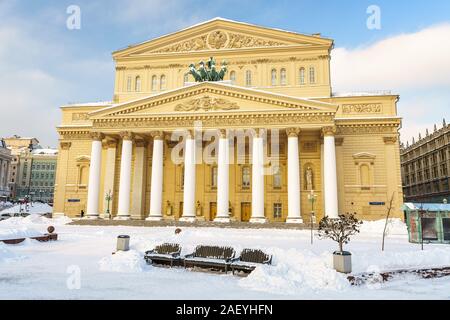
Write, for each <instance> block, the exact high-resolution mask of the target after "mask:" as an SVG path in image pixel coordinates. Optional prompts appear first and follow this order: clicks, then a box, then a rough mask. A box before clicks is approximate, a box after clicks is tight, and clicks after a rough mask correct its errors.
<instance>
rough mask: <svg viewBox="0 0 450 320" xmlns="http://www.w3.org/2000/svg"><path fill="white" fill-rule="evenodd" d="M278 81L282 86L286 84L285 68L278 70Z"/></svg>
mask: <svg viewBox="0 0 450 320" xmlns="http://www.w3.org/2000/svg"><path fill="white" fill-rule="evenodd" d="M280 83H281V85H282V86H285V85H286V84H287V79H286V69H284V68H283V69H281V71H280Z"/></svg>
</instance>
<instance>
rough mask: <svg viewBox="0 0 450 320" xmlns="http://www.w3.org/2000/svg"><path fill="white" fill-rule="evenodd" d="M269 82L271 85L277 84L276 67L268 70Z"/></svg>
mask: <svg viewBox="0 0 450 320" xmlns="http://www.w3.org/2000/svg"><path fill="white" fill-rule="evenodd" d="M270 83H271V84H272V85H273V86H276V85H277V70H276V69H272V71H271V72H270Z"/></svg>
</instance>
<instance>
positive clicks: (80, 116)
mask: <svg viewBox="0 0 450 320" xmlns="http://www.w3.org/2000/svg"><path fill="white" fill-rule="evenodd" d="M88 119H89V116H88V114H87V112H76V113H72V121H85V120H88Z"/></svg>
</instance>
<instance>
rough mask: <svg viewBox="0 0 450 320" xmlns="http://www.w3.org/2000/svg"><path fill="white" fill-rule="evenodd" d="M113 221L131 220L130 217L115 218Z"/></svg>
mask: <svg viewBox="0 0 450 320" xmlns="http://www.w3.org/2000/svg"><path fill="white" fill-rule="evenodd" d="M114 220H131V217H130V216H117V217H115V218H114Z"/></svg>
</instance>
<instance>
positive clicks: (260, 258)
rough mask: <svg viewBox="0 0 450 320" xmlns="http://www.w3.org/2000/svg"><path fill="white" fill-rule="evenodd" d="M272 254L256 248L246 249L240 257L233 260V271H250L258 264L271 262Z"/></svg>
mask: <svg viewBox="0 0 450 320" xmlns="http://www.w3.org/2000/svg"><path fill="white" fill-rule="evenodd" d="M271 263H272V256H271V255H268V254H266V253H264V252H263V251H261V250H256V249H244V250H242V252H241V255H240V256H239V257H238V258H235V259H232V260H231V271H232V272H233V274H234V272H235V271H239V272H244V273H250V272H252V271H253V270H255V268H256V267H257V266H258V264H271Z"/></svg>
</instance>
